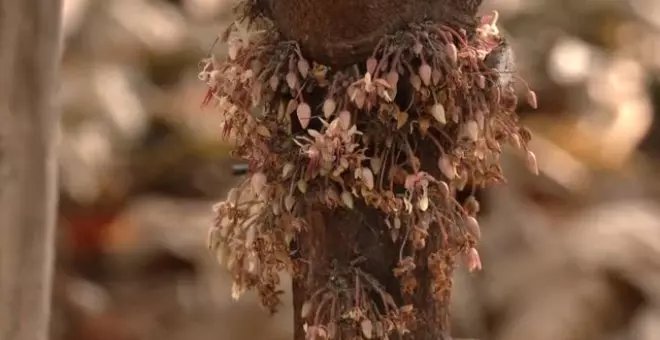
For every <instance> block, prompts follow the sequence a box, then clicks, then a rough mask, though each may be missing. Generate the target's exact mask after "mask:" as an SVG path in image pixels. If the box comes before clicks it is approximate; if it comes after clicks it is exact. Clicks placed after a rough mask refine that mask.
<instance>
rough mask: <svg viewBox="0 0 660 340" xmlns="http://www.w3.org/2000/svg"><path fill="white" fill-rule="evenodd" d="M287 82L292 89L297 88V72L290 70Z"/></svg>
mask: <svg viewBox="0 0 660 340" xmlns="http://www.w3.org/2000/svg"><path fill="white" fill-rule="evenodd" d="M286 84H287V85H289V88H290V89H291V90H295V89H296V88H297V87H298V77H297V76H296V74H295V73H293V72H289V73H287V75H286Z"/></svg>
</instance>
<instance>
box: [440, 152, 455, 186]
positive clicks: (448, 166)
mask: <svg viewBox="0 0 660 340" xmlns="http://www.w3.org/2000/svg"><path fill="white" fill-rule="evenodd" d="M438 168H439V169H440V171H441V172H442V174H443V175H444V176H445V177H447V179H448V180H450V181H451V180H453V179H454V178H456V175H457V174H456V167H455V166H454V164H452V162H451V160H450V159H449V157H447V156H442V157H440V158H439V159H438Z"/></svg>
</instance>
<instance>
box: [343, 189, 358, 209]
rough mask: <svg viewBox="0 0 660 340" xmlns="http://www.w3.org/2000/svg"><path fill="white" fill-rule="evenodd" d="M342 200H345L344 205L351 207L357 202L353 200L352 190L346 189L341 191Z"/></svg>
mask: <svg viewBox="0 0 660 340" xmlns="http://www.w3.org/2000/svg"><path fill="white" fill-rule="evenodd" d="M341 201H342V202H344V205H345V206H346V207H348V208H349V209H353V208H354V207H355V202H354V201H353V195H351V193H350V192H348V191H344V192H342V193H341Z"/></svg>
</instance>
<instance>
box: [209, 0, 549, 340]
mask: <svg viewBox="0 0 660 340" xmlns="http://www.w3.org/2000/svg"><path fill="white" fill-rule="evenodd" d="M248 12H249V10H248ZM251 18H252V19H253V18H254V15H253V16H252V17H251ZM497 19H498V17H497V13H496V12H494V13H493V14H490V15H487V16H484V17H482V18H481V21H480V22H479V25H478V27H477V29H476V32H471V33H473V35H474V38H470V39H468V34H467V32H465V31H464V30H461V29H458V30H456V29H453V28H450V27H446V26H444V25H439V24H436V23H432V22H426V23H420V24H414V25H410V26H409V27H407V28H406V29H404V30H403V31H401V32H396V33H393V34H390V35H387V36H384V37H383V39H382V41H381V42H380V43H379V44H378V46H377V47H376V48H375V50H374V51H373V53H372V55H371V56H370V57H369V58H367V59H366V60H363V61H362V62H361V63H359V64H355V65H349V66H346V67H345V68H341V67H332V68H331V67H326V66H324V65H321V64H319V63H317V62H316V61H314V60H310V59H307V56H306V55H304V54H303V52H302V51H301V49H300V47H299V46H297V45H296V44H295V43H293V42H291V41H287V40H285V39H283V38H282V37H281V36H280V34H279V32H278V31H277V30H276V29H275V28H274V27H273V26H272V23H270V25H271V26H268V25H269V21H268V20H265V23H264V25H266V27H267V29H264V30H260V31H259V33H258V34H257V33H256V32H253V31H246V29H244V28H241V27H238V25H233V26H232V27H231V28H230V29H229V30H228V35H227V41H228V46H229V56H228V57H227V59H226V60H224V61H222V62H217V61H214V60H213V59H212V58H209V59H208V60H205V61H204V63H203V65H202V70H201V72H200V74H199V78H200V80H202V81H203V82H205V83H206V84H207V85H208V87H209V90H208V94H207V97H206V98H207V99H206V100H207V101H213V100H215V101H216V104H217V107H218V109H219V110H220V111H221V117H222V119H223V124H222V127H223V128H222V129H223V130H222V134H223V135H224V136H225V137H227V138H232V139H233V141H234V142H235V145H236V150H235V153H236V155H238V156H239V157H243V158H245V159H246V160H248V161H249V162H250V176H249V177H248V178H247V179H245V181H244V182H242V183H241V184H240V185H238V186H237V187H236V188H235V189H233V190H231V191H230V192H229V194H228V196H227V199H226V200H225V201H223V202H221V203H219V204H218V205H217V206H216V207H215V208H214V210H215V214H216V218H215V223H214V226H213V227H212V229H211V230H210V231H209V235H208V245H209V248H211V249H212V250H213V251H215V252H216V257H217V258H218V260H219V262H221V263H223V264H224V265H226V266H227V267H228V268H229V270H230V271H231V272H232V274H233V276H234V278H235V282H234V286H233V288H232V296H233V297H234V298H238V297H240V295H241V294H242V293H243V292H244V291H245V290H247V289H256V290H258V291H259V294H260V296H261V298H262V303H264V305H266V306H267V307H268V308H269V309H271V310H274V309H275V308H276V306H277V304H278V302H279V297H278V293H277V289H276V287H277V285H278V284H279V278H278V276H277V275H276V274H274V273H278V272H280V271H281V270H284V269H286V270H289V271H290V272H291V271H293V269H292V268H294V267H296V266H297V265H299V264H300V263H299V262H297V261H298V260H296V259H295V258H293V257H292V256H291V254H292V253H293V252H295V249H290V247H291V244H292V242H291V241H292V240H293V239H295V238H296V237H297V236H299V235H300V234H299V233H300V231H301V230H306V231H307V232H308V233H315V232H323V231H319V230H317V229H318V228H320V227H317V228H310V227H309V226H310V223H311V222H312V221H311V220H310V219H311V217H310V213H309V212H310V211H311V210H314V209H323V211H324V212H328V211H333V210H342V209H344V210H352V212H351V214H360V213H363V212H364V211H363V207H365V206H368V207H371V208H373V209H375V210H376V211H378V212H379V213H380V216H382V218H383V219H384V221H385V223H383V224H384V225H386V226H384V227H383V228H385V229H384V230H379V231H378V232H381V233H382V234H384V235H388V236H391V237H392V241H393V242H395V243H396V244H401V245H403V248H404V249H405V252H403V251H402V253H401V255H400V258H399V259H398V260H399V262H398V264H397V267H396V268H395V269H394V270H393V273H391V274H392V275H393V276H395V277H396V278H398V280H399V288H400V290H401V293H402V294H403V296H406V297H409V296H410V295H411V294H415V292H416V291H420V289H419V287H420V286H421V285H429V287H428V288H429V289H430V290H431V291H432V292H433V293H432V296H433V297H435V298H437V299H444V296H445V294H446V293H447V291H448V289H449V288H450V285H451V283H450V281H449V277H450V273H451V264H450V263H451V261H452V260H453V259H454V258H455V257H457V256H460V255H461V254H462V255H463V256H464V257H465V261H466V264H467V267H468V268H469V269H470V270H478V269H480V268H481V266H482V263H481V259H480V257H479V253H478V251H477V249H476V247H477V243H478V241H479V239H480V228H479V223H478V221H477V217H476V216H477V213H478V211H479V203H478V202H477V200H476V199H475V198H474V197H470V198H468V199H467V200H466V201H465V202H463V204H460V203H459V202H458V201H457V199H456V197H455V196H454V194H453V193H454V192H456V191H457V190H461V189H462V188H465V187H468V185H472V186H474V187H483V186H486V185H489V184H490V183H495V182H498V181H501V179H502V178H503V177H502V176H503V175H502V173H501V168H500V167H499V165H498V164H497V163H496V161H494V160H497V159H499V157H498V155H499V153H500V152H501V150H502V145H504V144H507V143H508V144H511V145H513V146H515V147H516V148H518V149H520V150H523V151H525V152H526V153H527V154H526V157H527V164H528V166H529V167H530V169H531V171H532V172H534V173H537V172H538V165H537V163H536V156H535V155H534V153H533V152H532V151H530V150H528V148H527V144H528V142H529V139H530V138H531V134H530V133H529V132H528V131H527V130H525V129H524V128H523V127H521V126H520V125H519V122H518V118H517V116H516V115H515V113H514V112H513V111H512V110H513V108H512V107H511V106H512V105H509V103H511V102H515V98H516V93H515V90H514V89H513V87H512V85H511V84H509V83H508V82H501V81H499V75H498V74H496V73H494V72H493V68H492V67H489V66H488V65H486V61H485V60H486V59H487V58H486V56H487V55H489V53H491V52H492V51H493V50H494V48H496V47H497V46H499V45H500V44H501V43H502V39H501V37H500V35H499V30H498V28H497V26H496V24H497ZM474 33H476V34H474ZM248 38H249V39H248ZM408 51H412V53H410V52H408ZM401 77H404V78H401ZM401 89H404V91H400V90H401ZM400 93H401V94H402V95H400ZM403 95H405V96H403ZM527 100H528V103H529V104H530V105H531V106H533V107H536V105H537V103H536V94H535V93H534V92H533V91H531V90H529V91H528V94H527ZM402 103H403V104H402ZM404 104H405V105H404ZM255 108H258V109H259V110H260V111H259V112H263V115H259V117H258V118H257V117H255V116H254V115H253V113H254V110H255ZM422 149H423V151H424V152H422ZM429 155H430V156H429ZM429 165H431V166H429ZM351 227H353V228H363V227H365V226H363V225H359V224H358V225H354V226H351ZM365 228H366V227H365ZM435 233H439V234H442V239H443V244H444V245H443V246H442V247H439V246H438V245H437V244H436V243H437V242H432V241H431V240H432V239H429V236H436V237H437V236H439V235H436V234H435ZM436 239H437V238H436ZM304 246H305V245H303V247H304ZM428 248H432V249H428ZM422 249H428V250H429V251H428V252H426V251H425V252H426V253H427V254H431V255H428V261H425V260H423V259H422V260H420V258H419V256H420V254H422V252H420V251H419V250H422ZM307 251H309V249H307ZM425 256H426V255H425ZM304 261H307V260H306V259H302V260H300V262H301V263H305V262H304ZM338 267H339V268H338V269H337V271H336V272H333V274H332V275H333V277H334V280H336V281H337V280H338V281H340V282H341V284H342V285H343V287H344V288H341V289H337V287H336V286H333V287H316V288H318V290H317V291H316V292H309V293H310V294H311V295H310V296H307V297H306V299H307V301H305V302H304V303H303V304H302V306H301V307H300V308H301V310H300V311H298V312H299V313H300V315H301V317H302V318H304V319H305V320H306V322H307V323H306V324H305V327H304V328H305V332H306V335H307V337H309V338H310V339H326V338H339V337H342V336H343V332H345V331H346V327H347V326H346V325H347V324H348V323H349V322H350V323H351V324H352V325H353V326H352V327H353V328H354V329H353V333H351V334H353V335H356V334H361V336H362V337H363V338H367V339H371V338H377V339H385V338H387V337H388V336H390V335H391V334H392V333H393V332H399V333H401V334H403V333H405V332H406V331H408V327H409V326H410V323H411V322H412V321H411V320H414V313H415V306H413V305H405V306H397V304H396V302H395V301H394V298H393V297H392V296H391V295H390V294H389V293H388V292H387V291H385V290H384V288H383V286H382V284H381V283H380V282H379V281H378V279H376V277H375V276H373V275H372V274H371V273H368V272H366V270H365V269H362V268H361V267H359V266H353V265H352V264H347V263H339V264H338ZM422 267H423V268H422ZM365 268H366V267H365ZM419 270H428V271H429V272H430V273H431V274H432V275H431V277H432V280H431V282H430V283H429V282H428V281H425V280H426V279H421V278H419V277H417V276H416V273H417V272H418V271H419ZM422 291H423V290H422ZM337 292H342V293H341V294H340V293H337ZM365 296H370V297H374V296H376V297H378V299H380V301H377V302H376V303H374V302H373V301H371V302H369V301H366V299H364V297H365ZM365 301H366V302H365ZM376 306H382V307H376Z"/></svg>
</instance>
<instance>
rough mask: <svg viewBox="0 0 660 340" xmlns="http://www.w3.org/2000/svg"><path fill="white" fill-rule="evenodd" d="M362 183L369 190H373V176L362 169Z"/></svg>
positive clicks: (369, 170)
mask: <svg viewBox="0 0 660 340" xmlns="http://www.w3.org/2000/svg"><path fill="white" fill-rule="evenodd" d="M361 175H362V182H364V185H366V186H367V188H368V189H369V190H373V189H374V174H373V172H371V169H369V168H362V174H361Z"/></svg>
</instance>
